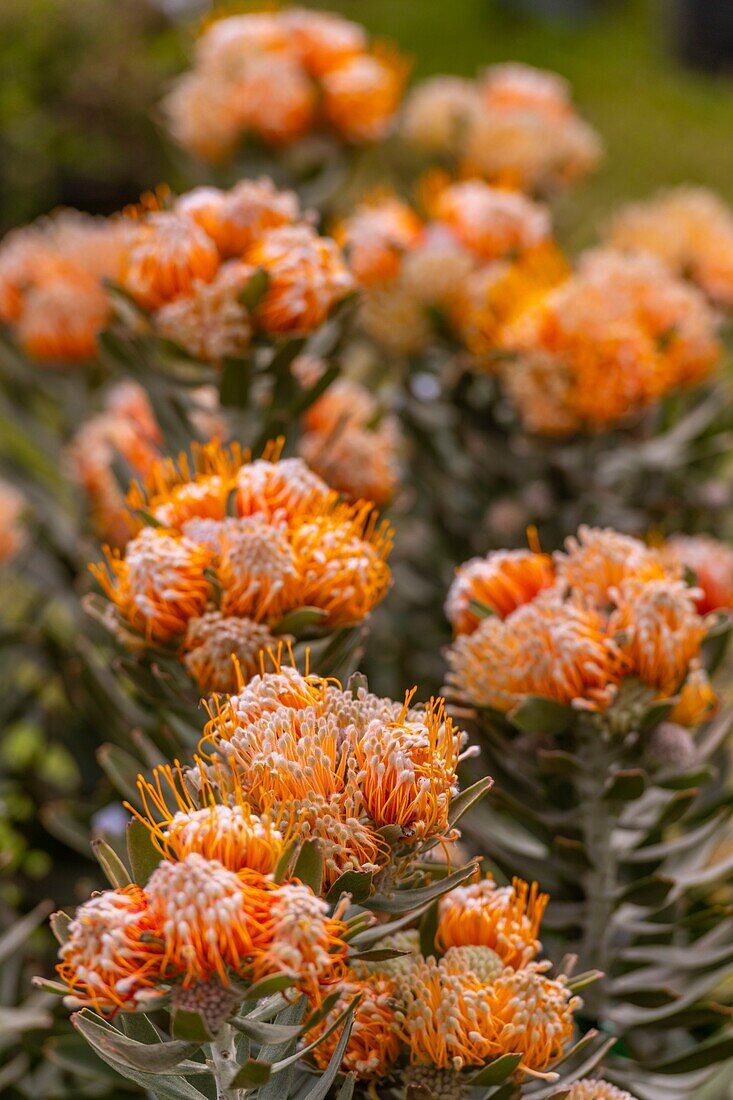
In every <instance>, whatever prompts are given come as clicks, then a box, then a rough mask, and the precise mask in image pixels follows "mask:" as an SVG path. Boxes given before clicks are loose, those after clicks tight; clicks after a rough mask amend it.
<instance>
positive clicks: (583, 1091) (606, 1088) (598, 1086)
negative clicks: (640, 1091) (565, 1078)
mask: <svg viewBox="0 0 733 1100" xmlns="http://www.w3.org/2000/svg"><path fill="white" fill-rule="evenodd" d="M566 1100H634V1097H633V1096H632V1095H631V1093H630V1092H624V1090H623V1089H617V1088H616V1086H615V1085H609V1083H608V1081H600V1080H598V1079H597V1078H596V1077H592V1078H591V1077H584V1078H583V1080H582V1081H576V1082H575V1084H574V1085H571V1086H570V1092H569V1093H568V1094H567V1098H566Z"/></svg>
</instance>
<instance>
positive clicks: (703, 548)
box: [664, 535, 733, 615]
mask: <svg viewBox="0 0 733 1100" xmlns="http://www.w3.org/2000/svg"><path fill="white" fill-rule="evenodd" d="M664 552H665V557H667V558H668V559H669V561H670V563H672V564H674V563H679V565H681V566H682V567H684V568H685V569H689V570H691V571H692V572H693V573H694V574H695V586H696V588H697V589H698V590H699V593H700V594H699V595H698V598H697V610H698V611H699V612H700V614H701V615H705V614H707V613H708V612H709V611H719V610H728V609H733V550H732V549H731V548H730V547H729V546H726V545H725V543H722V542H719V541H718V540H717V539H714V538H711V537H710V536H709V535H675V536H674V537H673V538H671V539H669V540H668V541H667V543H666V544H665V547H664Z"/></svg>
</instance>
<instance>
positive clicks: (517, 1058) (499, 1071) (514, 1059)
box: [469, 1054, 522, 1088]
mask: <svg viewBox="0 0 733 1100" xmlns="http://www.w3.org/2000/svg"><path fill="white" fill-rule="evenodd" d="M521 1061H522V1055H521V1054H504V1055H502V1057H501V1058H496V1059H495V1060H494V1061H493V1062H489V1064H488V1065H487V1066H484V1068H483V1069H480V1070H479V1071H478V1073H477V1074H475V1075H474V1076H473V1077H472V1078H471V1080H470V1082H469V1084H470V1086H471V1088H476V1086H478V1085H500V1084H501V1083H502V1081H506V1079H507V1077H509V1076H511V1074H512V1073H514V1071H515V1069H516V1068H517V1067H518V1065H519V1063H520V1062H521Z"/></svg>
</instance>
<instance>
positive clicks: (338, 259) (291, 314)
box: [244, 225, 354, 333]
mask: <svg viewBox="0 0 733 1100" xmlns="http://www.w3.org/2000/svg"><path fill="white" fill-rule="evenodd" d="M244 258H245V259H246V261H247V263H249V264H251V265H252V266H253V267H255V268H261V269H262V270H263V271H265V272H266V273H267V276H268V279H269V282H268V286H267V290H266V291H265V294H264V297H263V298H262V300H261V301H260V303H259V305H258V306H257V309H256V311H255V312H256V317H257V319H258V321H259V323H260V324H261V325H262V327H263V328H264V329H265V330H266V331H267V332H272V333H298V332H300V333H309V332H312V331H313V329H315V328H317V327H318V326H319V325H320V324H322V322H323V321H325V319H326V317H327V316H328V314H329V313H330V311H331V309H332V308H333V306H334V305H336V303H337V302H339V301H341V299H342V298H345V297H346V295H347V294H349V292H350V291H351V290H352V289H353V285H354V284H353V279H352V277H351V275H350V274H349V271H348V269H347V268H346V265H345V264H344V261H343V258H342V256H341V253H340V251H339V249H338V248H337V246H336V244H335V243H334V242H333V241H332V240H330V238H328V237H320V236H319V235H318V234H317V233H316V232H315V230H313V229H311V228H310V227H309V226H307V225H298V226H283V227H281V228H279V229H272V230H270V231H269V232H268V233H266V234H264V236H262V237H261V238H260V239H259V240H258V241H256V242H255V243H254V244H253V245H252V247H251V248H250V249H249V250H248V251H247V253H246V255H245V257H244Z"/></svg>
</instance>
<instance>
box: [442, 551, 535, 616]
mask: <svg viewBox="0 0 733 1100" xmlns="http://www.w3.org/2000/svg"><path fill="white" fill-rule="evenodd" d="M554 582H555V570H554V567H553V564H552V559H551V558H550V557H549V556H548V555H547V554H538V553H534V552H533V551H531V550H497V551H494V552H493V553H491V554H488V555H487V556H486V557H485V558H472V559H471V561H468V562H466V563H465V564H464V565H461V566H460V567H459V568H458V569H457V570H456V576H455V580H454V581H453V584H452V585H451V587H450V589H449V590H448V598H447V600H446V604H445V612H446V615H447V616H448V619H449V620H450V622H451V624H452V626H453V630H454V632H455V633H456V634H471V633H472V632H473V631H474V630H475V629H476V627H477V626H478V625H479V623H480V622H481V618H480V617H479V615H478V614H477V613H476V611H474V610H473V609H472V607H471V604H472V603H479V604H483V605H485V606H486V608H488V610H489V611H490V612H493V614H495V615H498V616H499V617H500V618H501V619H505V618H506V617H507V615H510V614H511V612H512V611H515V610H516V609H517V608H518V607H520V606H521V605H522V604H525V603H529V602H530V601H531V600H533V599H534V598H535V596H536V595H537V594H538V592H541V591H542V589H543V588H549V587H550V586H551V585H552V584H554Z"/></svg>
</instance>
